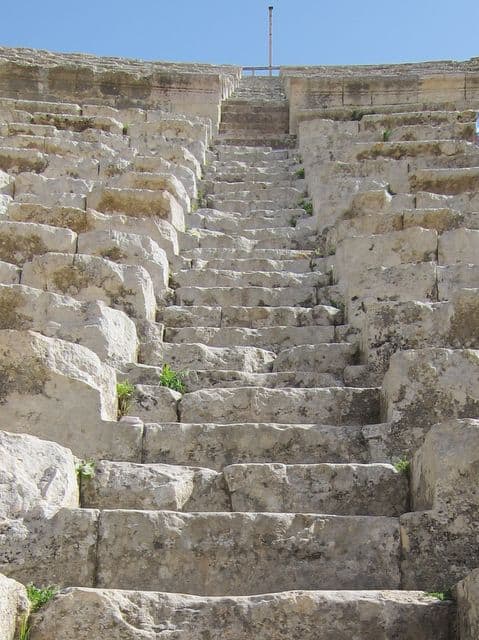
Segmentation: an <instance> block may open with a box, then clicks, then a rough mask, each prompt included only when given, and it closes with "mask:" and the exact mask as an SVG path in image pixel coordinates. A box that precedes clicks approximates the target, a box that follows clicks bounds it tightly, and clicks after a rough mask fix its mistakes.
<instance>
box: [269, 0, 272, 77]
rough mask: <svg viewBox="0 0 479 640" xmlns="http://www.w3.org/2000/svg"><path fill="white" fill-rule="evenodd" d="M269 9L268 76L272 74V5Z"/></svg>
mask: <svg viewBox="0 0 479 640" xmlns="http://www.w3.org/2000/svg"><path fill="white" fill-rule="evenodd" d="M268 11H269V76H270V78H271V76H272V75H273V7H272V6H271V7H268Z"/></svg>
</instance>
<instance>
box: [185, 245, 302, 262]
mask: <svg viewBox="0 0 479 640" xmlns="http://www.w3.org/2000/svg"><path fill="white" fill-rule="evenodd" d="M183 256H184V257H185V258H186V259H195V258H198V259H201V260H210V259H227V260H236V259H240V260H241V259H245V258H248V259H255V260H257V259H258V260H305V259H308V260H310V259H311V258H312V257H313V251H310V250H308V249H305V250H302V249H266V248H255V249H253V250H249V249H247V250H244V249H236V250H232V249H230V248H225V247H198V248H197V249H189V250H186V251H184V252H183Z"/></svg>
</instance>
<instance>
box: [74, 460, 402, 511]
mask: <svg viewBox="0 0 479 640" xmlns="http://www.w3.org/2000/svg"><path fill="white" fill-rule="evenodd" d="M408 492H409V487H408V478H407V475H406V474H404V473H400V472H398V471H396V469H395V468H394V467H393V466H391V465H388V464H368V465H365V464H298V465H283V464H280V463H269V464H265V463H263V464H237V465H231V466H227V467H225V468H224V470H223V472H222V473H219V472H216V471H213V470H211V469H205V468H199V467H183V466H176V465H163V464H135V463H131V462H111V461H107V460H101V461H99V462H96V463H95V474H94V476H93V477H92V478H88V479H85V478H84V479H82V482H81V504H82V506H83V507H85V508H89V509H135V510H137V509H139V510H171V511H184V512H188V511H189V512H203V511H206V512H228V511H239V512H251V513H258V512H262V513H271V512H272V513H321V514H330V515H370V516H390V517H395V516H399V515H401V514H402V513H405V512H406V511H407V509H408V502H409V496H408Z"/></svg>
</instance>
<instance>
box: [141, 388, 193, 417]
mask: <svg viewBox="0 0 479 640" xmlns="http://www.w3.org/2000/svg"><path fill="white" fill-rule="evenodd" d="M180 399H181V393H178V392H177V391H173V390H172V389H168V388H167V387H160V386H159V385H147V384H141V385H140V384H139V385H137V386H136V388H135V395H134V398H133V401H132V404H131V409H130V412H131V414H132V415H134V416H138V417H139V418H140V420H143V421H144V422H176V421H177V420H178V413H177V406H178V402H179V400H180Z"/></svg>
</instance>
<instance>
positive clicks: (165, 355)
mask: <svg viewBox="0 0 479 640" xmlns="http://www.w3.org/2000/svg"><path fill="white" fill-rule="evenodd" d="M274 358H275V354H274V353H273V352H271V351H266V350H265V349H259V348H256V347H251V346H244V347H243V346H234V347H212V346H208V345H205V344H199V343H193V344H187V343H184V344H172V343H165V342H160V341H158V340H154V342H153V344H142V345H141V349H140V360H141V362H142V363H143V364H148V365H153V366H161V365H163V364H164V363H167V364H169V365H170V366H171V367H172V368H173V369H176V370H181V371H184V370H190V369H202V370H208V371H210V370H213V371H215V370H217V369H233V370H235V371H245V372H249V373H253V372H265V371H270V370H271V366H272V365H271V363H272V362H273V360H274Z"/></svg>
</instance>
